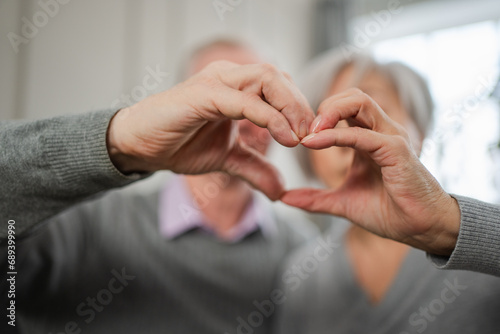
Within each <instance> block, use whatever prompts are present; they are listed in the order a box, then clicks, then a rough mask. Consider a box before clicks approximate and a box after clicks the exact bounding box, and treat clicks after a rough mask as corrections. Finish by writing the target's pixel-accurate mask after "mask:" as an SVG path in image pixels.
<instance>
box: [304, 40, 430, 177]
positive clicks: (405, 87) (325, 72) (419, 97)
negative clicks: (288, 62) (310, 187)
mask: <svg viewBox="0 0 500 334" xmlns="http://www.w3.org/2000/svg"><path fill="white" fill-rule="evenodd" d="M348 65H353V66H354V68H355V69H356V75H357V79H358V80H360V79H361V78H362V77H363V76H364V75H365V74H366V73H367V72H368V71H370V70H376V71H377V72H379V73H381V74H382V75H385V76H387V78H388V79H389V80H390V81H391V82H392V83H393V84H394V87H395V88H396V90H397V94H398V97H399V100H400V101H401V103H402V105H403V107H404V108H405V110H406V111H407V112H408V113H409V115H410V117H411V118H412V120H413V121H414V122H415V125H416V126H417V129H418V131H419V132H420V134H421V135H422V138H425V136H426V135H427V134H428V132H429V130H430V128H431V124H432V118H433V111H434V102H433V100H432V96H431V93H430V91H429V87H428V85H427V82H426V80H425V79H424V78H423V77H422V76H421V75H419V74H418V73H417V72H415V71H414V70H413V69H411V68H410V67H408V66H407V65H404V64H403V63H399V62H390V63H385V64H382V63H379V62H377V61H376V60H375V59H374V58H373V57H372V56H370V55H367V54H358V55H353V56H352V57H349V58H347V57H345V55H344V54H343V53H342V52H341V51H340V50H339V49H335V50H331V51H327V52H326V53H324V54H323V55H320V56H319V57H318V58H316V59H315V60H313V61H312V62H311V63H310V64H309V65H307V66H306V68H305V71H304V72H303V75H302V77H301V78H300V81H299V83H300V87H301V90H302V92H303V94H304V95H305V96H306V98H307V99H308V100H309V103H310V104H311V107H312V108H313V110H317V109H318V107H319V105H320V104H321V102H322V101H323V100H324V99H325V98H326V97H327V93H328V90H329V89H330V87H331V84H332V83H333V80H334V79H335V78H336V77H337V76H338V74H339V73H340V72H341V71H342V70H343V69H344V68H345V67H346V66H348ZM307 154H308V153H307V150H305V149H299V150H298V151H297V158H298V159H299V164H300V165H301V167H302V169H303V171H304V172H305V174H306V176H308V177H309V178H314V177H313V172H312V168H311V165H310V163H309V157H308V156H307Z"/></svg>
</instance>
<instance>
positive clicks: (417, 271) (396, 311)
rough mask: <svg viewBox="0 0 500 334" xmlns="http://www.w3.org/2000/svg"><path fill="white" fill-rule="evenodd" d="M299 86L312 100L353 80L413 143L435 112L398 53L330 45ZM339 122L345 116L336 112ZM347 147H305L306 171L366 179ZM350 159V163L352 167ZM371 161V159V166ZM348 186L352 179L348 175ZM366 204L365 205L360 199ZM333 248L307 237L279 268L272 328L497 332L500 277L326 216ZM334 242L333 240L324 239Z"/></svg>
mask: <svg viewBox="0 0 500 334" xmlns="http://www.w3.org/2000/svg"><path fill="white" fill-rule="evenodd" d="M306 73H307V74H306V76H305V78H304V79H303V81H302V86H303V91H304V93H305V94H306V96H307V97H308V98H309V101H310V103H311V105H312V107H313V108H315V109H317V108H318V106H319V105H320V103H321V102H322V101H323V100H324V99H326V98H327V97H329V96H332V95H335V94H338V93H341V92H343V91H345V90H346V89H349V88H352V87H357V88H359V89H361V90H362V91H364V92H365V93H367V94H369V95H370V96H371V97H372V98H373V99H374V100H375V101H376V102H377V103H378V104H379V106H380V107H381V108H382V109H383V110H384V111H385V113H386V114H387V115H388V116H389V117H390V118H392V119H393V120H394V121H396V122H397V123H399V124H400V125H402V126H404V127H405V128H406V130H407V132H408V133H409V134H410V137H411V139H412V144H413V147H414V148H415V150H416V151H420V147H421V146H422V141H423V139H424V137H425V135H426V133H427V131H428V129H429V124H430V122H431V119H432V110H433V105H432V100H431V97H430V94H429V90H428V88H427V85H426V84H425V81H424V80H423V79H422V78H421V77H420V76H419V75H418V74H416V73H415V72H414V71H413V70H411V69H410V68H408V67H407V66H405V65H402V64H400V63H389V64H379V63H377V62H376V61H375V60H374V59H373V58H371V57H369V56H356V57H354V58H351V59H346V58H345V57H343V56H342V54H341V53H339V52H337V51H333V52H330V53H327V54H326V55H324V56H323V57H321V58H320V59H319V60H317V61H315V62H313V64H312V65H311V66H310V67H309V68H308V69H307V71H306ZM337 126H338V127H342V126H347V124H346V123H345V121H341V122H340V123H339V124H338V125H337ZM359 158H360V156H358V155H356V154H355V152H354V150H352V149H350V148H341V147H331V148H328V149H324V150H319V151H306V150H302V151H301V154H300V162H301V165H302V167H303V168H304V169H305V172H306V173H308V174H309V176H311V177H315V178H316V179H319V181H320V182H322V183H323V184H325V185H326V186H327V187H328V188H331V189H341V187H343V186H344V185H345V182H353V181H352V180H356V181H355V182H370V179H362V177H363V175H365V173H364V172H363V171H362V170H360V169H361V168H360V166H363V168H366V165H362V164H356V159H359ZM351 167H352V168H351ZM373 168H376V167H375V166H373ZM349 186H350V187H351V186H352V184H350V185H349ZM358 210H363V208H361V207H360V208H358ZM324 237H325V239H326V243H328V244H329V245H330V246H329V247H333V248H334V250H333V251H330V252H328V250H323V251H322V250H321V249H320V248H321V247H320V245H321V244H324V243H325V242H318V243H312V244H310V245H309V246H307V247H305V248H303V249H301V250H300V251H298V252H296V253H295V254H293V255H292V256H291V257H290V260H289V262H288V263H287V265H286V266H285V267H284V269H283V275H282V277H281V283H282V284H283V287H282V289H283V290H284V291H286V299H285V301H284V303H283V305H281V306H280V308H279V309H278V317H277V332H278V333H283V334H285V333H286V334H293V333H315V334H321V333H423V332H426V333H498V331H499V330H500V318H499V317H498V316H497V314H498V310H499V309H500V298H499V297H500V280H499V279H498V278H495V277H492V276H488V275H484V274H478V273H471V272H465V271H440V270H438V269H436V268H435V267H433V265H432V264H431V263H430V262H429V261H428V260H427V259H426V256H425V253H424V252H422V251H420V250H416V249H413V248H410V247H409V246H407V245H404V244H401V243H398V242H395V241H392V240H389V239H384V238H381V237H379V236H377V235H375V234H372V233H370V232H368V231H367V230H365V229H363V228H361V227H359V226H358V225H351V224H349V223H348V222H345V221H341V220H340V219H339V218H333V222H332V226H331V228H329V229H328V230H327V231H326V232H325V236H324ZM331 245H333V246H331Z"/></svg>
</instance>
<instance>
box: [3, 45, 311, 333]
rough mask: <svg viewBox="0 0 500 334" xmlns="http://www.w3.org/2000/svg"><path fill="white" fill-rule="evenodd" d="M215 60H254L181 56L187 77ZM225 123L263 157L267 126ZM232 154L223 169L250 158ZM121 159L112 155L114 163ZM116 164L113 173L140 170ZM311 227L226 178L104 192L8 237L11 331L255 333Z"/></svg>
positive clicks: (231, 55) (236, 51) (234, 54)
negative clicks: (285, 266) (284, 265)
mask: <svg viewBox="0 0 500 334" xmlns="http://www.w3.org/2000/svg"><path fill="white" fill-rule="evenodd" d="M221 59H225V60H229V61H231V62H233V63H239V64H250V63H256V62H258V61H259V59H258V57H257V55H256V54H255V53H254V52H252V51H251V50H250V49H248V48H247V47H244V46H242V45H240V44H238V43H234V42H229V41H217V42H214V43H211V44H209V45H205V46H204V47H202V48H199V49H198V50H197V51H196V52H195V54H193V56H192V57H190V62H189V63H190V64H189V66H188V69H187V73H188V74H194V73H196V72H198V71H200V70H201V69H202V68H204V67H205V66H206V65H207V64H208V63H210V62H212V61H214V60H221ZM116 117H119V116H116ZM116 117H115V118H116ZM119 120H120V119H118V120H117V121H119ZM220 122H224V120H222V119H221V121H220ZM226 124H227V126H232V123H226ZM236 124H237V126H238V127H239V135H240V142H242V143H241V145H243V147H244V150H249V151H250V152H260V153H265V152H266V150H267V147H268V145H269V143H270V135H269V132H268V130H266V129H261V128H259V127H257V126H256V125H254V124H253V123H251V122H249V121H248V120H241V121H239V122H238V123H236ZM214 126H220V124H218V122H214ZM109 135H110V136H111V137H112V136H113V133H111V134H109ZM224 144H225V142H224V141H221V145H224ZM246 145H248V146H246ZM206 149H207V150H208V149H210V147H209V146H207V147H206ZM242 152H243V151H242ZM112 153H113V150H112V148H111V149H110V154H111V155H112ZM243 157H244V159H245V160H244V161H243V162H240V164H241V165H242V166H243V167H240V166H235V168H245V165H247V166H252V165H255V163H256V162H255V161H254V160H255V159H260V158H259V155H258V154H245V155H244V156H243ZM122 159H123V157H118V158H117V159H115V160H114V162H115V164H116V165H117V166H118V167H120V164H121V162H122V161H123V160H122ZM126 166H128V167H129V168H130V170H125V169H124V168H120V170H121V171H125V172H135V171H143V169H142V168H140V167H135V166H133V164H130V163H128V164H126ZM131 166H133V167H131ZM183 168H184V169H186V167H185V166H184V167H183ZM171 169H173V168H171ZM174 170H175V169H174ZM234 174H240V173H238V172H236V173H234ZM252 177H255V178H258V175H254V176H252ZM312 231H314V230H313V229H311V227H310V226H308V225H301V224H297V223H295V224H289V223H285V222H281V221H279V220H277V219H276V217H274V216H273V214H272V212H271V211H270V210H269V208H268V207H266V205H265V203H264V202H263V201H262V199H259V198H257V197H256V195H255V194H254V192H253V191H252V190H251V189H250V188H249V186H248V185H247V184H246V183H245V182H243V181H242V180H241V179H239V178H238V177H236V176H229V175H228V174H223V173H212V174H206V175H198V176H176V177H175V178H174V179H173V180H171V182H169V183H168V184H167V185H166V186H165V187H164V188H163V189H161V191H160V192H158V193H154V194H150V195H148V196H143V195H131V194H128V193H123V192H120V191H115V192H112V193H109V194H107V195H105V196H104V197H102V198H99V199H94V200H92V201H90V202H87V203H84V204H83V205H80V206H77V207H74V208H72V209H70V210H68V211H66V212H64V213H62V214H60V215H59V216H56V217H55V218H53V219H51V220H50V221H48V222H47V223H46V225H45V226H42V227H40V228H38V229H37V230H36V231H34V232H32V233H30V234H29V235H28V236H26V237H25V238H24V239H22V240H18V242H17V272H18V274H17V282H16V284H17V286H16V287H17V291H16V305H17V314H18V318H17V322H18V326H19V327H20V328H22V330H25V331H26V332H29V333H80V332H84V333H141V332H142V333H145V332H148V333H157V332H167V333H224V332H227V333H238V332H248V331H249V330H252V331H253V333H266V332H268V331H269V322H270V315H271V313H272V312H271V311H270V309H269V304H266V301H267V300H269V299H270V298H271V297H272V286H273V283H274V280H275V274H276V269H277V268H278V266H279V264H280V262H281V261H282V259H283V258H284V256H285V255H286V254H287V253H288V252H289V251H290V250H291V249H292V248H294V247H296V246H298V245H300V244H301V243H302V242H303V241H305V240H306V239H307V237H308V236H311V235H312V234H313V232H312ZM2 261H4V259H2ZM2 268H3V265H2ZM256 311H257V312H260V313H259V314H260V318H259V319H258V320H259V321H258V322H256V320H255V319H254V318H252V314H255V312H256Z"/></svg>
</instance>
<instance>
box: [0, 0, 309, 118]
mask: <svg viewBox="0 0 500 334" xmlns="http://www.w3.org/2000/svg"><path fill="white" fill-rule="evenodd" d="M56 1H60V2H62V3H65V2H67V4H59V5H58V7H59V8H58V10H57V13H55V15H53V17H49V16H48V15H46V14H43V13H44V12H46V11H44V10H43V8H42V6H41V4H40V3H44V4H52V5H51V6H49V8H50V9H51V10H53V11H54V12H55V11H56V10H55V7H54V6H53V4H54V3H57V2H56ZM220 1H221V2H222V3H225V4H228V6H230V7H231V8H232V11H227V12H225V13H224V14H223V18H224V20H221V19H220V16H219V15H218V13H217V12H216V10H215V7H214V1H212V0H143V1H134V0H105V1H102V0H101V1H99V0H23V1H15V0H0V36H1V38H0V73H1V75H0V88H1V89H0V120H1V119H10V118H29V119H32V118H40V117H46V116H52V115H61V114H68V113H78V112H85V111H88V110H95V109H102V108H109V107H111V105H112V103H113V101H115V100H116V99H117V98H119V97H120V95H121V94H130V93H131V92H132V89H133V88H134V87H136V86H137V85H142V80H143V78H144V76H145V75H146V74H147V72H146V68H148V67H150V68H153V69H154V68H156V67H157V66H158V67H159V68H160V69H161V70H162V71H165V72H169V73H170V75H169V77H168V78H165V80H163V81H162V82H161V85H160V86H159V87H158V89H157V90H160V89H165V88H168V87H169V86H170V85H171V84H172V81H173V78H174V74H175V73H176V64H177V63H178V59H179V56H180V53H181V50H184V49H185V48H187V47H188V46H189V45H193V44H195V43H198V42H200V41H203V40H206V39H207V38H210V37H213V36H214V35H220V34H231V35H236V36H243V37H245V38H248V39H251V40H253V41H254V42H257V44H259V46H260V47H262V48H264V49H266V50H267V51H268V53H269V54H271V56H272V58H274V59H276V61H277V62H278V63H279V64H280V65H281V66H282V67H283V68H284V69H285V70H288V71H290V72H292V73H295V72H296V71H297V70H298V69H299V68H300V66H301V65H302V64H303V63H304V62H305V61H306V60H307V59H308V57H309V47H308V45H309V44H310V38H309V33H310V29H309V26H310V9H311V7H312V4H313V3H314V1H309V0H241V1H236V0H232V1H228V0H220ZM231 4H232V5H231ZM41 13H42V14H41ZM34 15H35V16H36V18H37V19H38V20H40V21H37V22H38V25H39V26H40V28H39V29H38V33H37V34H36V35H34V36H33V38H28V40H29V42H28V43H26V44H21V45H19V52H17V53H16V52H15V51H14V48H13V47H12V45H11V42H10V41H9V38H8V34H9V33H16V34H18V35H19V36H23V35H22V27H23V25H24V23H23V20H22V18H23V17H24V18H27V19H28V20H29V21H30V22H32V23H33V22H34V20H33V16H34ZM44 15H45V17H49V19H48V22H46V23H45V22H43V20H41V19H40V18H42V19H43V16H44ZM35 23H36V22H35ZM148 93H154V92H153V91H151V92H148Z"/></svg>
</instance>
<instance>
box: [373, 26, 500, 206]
mask: <svg viewBox="0 0 500 334" xmlns="http://www.w3.org/2000/svg"><path fill="white" fill-rule="evenodd" d="M373 51H374V53H375V56H376V57H377V58H378V59H379V60H381V61H393V60H397V61H402V62H404V63H406V64H408V65H410V66H412V67H413V68H415V69H416V70H418V71H419V72H420V73H422V74H423V75H424V76H425V77H426V78H427V80H428V82H429V84H430V87H431V91H432V94H433V96H434V99H435V102H436V110H435V117H434V118H435V126H434V131H433V132H432V133H431V134H430V136H429V138H428V139H427V140H426V143H425V145H424V151H423V155H422V161H423V162H424V163H425V164H426V166H427V167H428V168H429V170H431V172H432V173H433V174H434V175H435V176H436V177H437V178H438V179H439V181H440V182H441V184H442V185H443V186H444V187H445V189H446V190H447V191H449V192H451V193H456V194H463V195H467V196H471V197H475V198H478V199H481V200H485V201H489V202H500V184H499V183H500V165H499V164H500V161H499V160H500V158H499V156H500V154H499V153H498V150H496V149H494V148H493V147H494V146H495V145H496V143H498V141H499V137H500V116H499V114H500V108H499V104H498V102H496V101H495V100H494V99H492V98H489V96H490V93H491V91H492V90H493V89H494V87H495V85H496V82H497V80H498V77H499V65H500V22H497V21H488V22H482V23H477V24H472V25H467V26H461V27H456V28H451V29H446V30H440V31H435V32H432V33H426V34H419V35H413V36H408V37H403V38H397V39H391V40H386V41H382V42H379V43H377V44H376V45H374V47H373Z"/></svg>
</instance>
